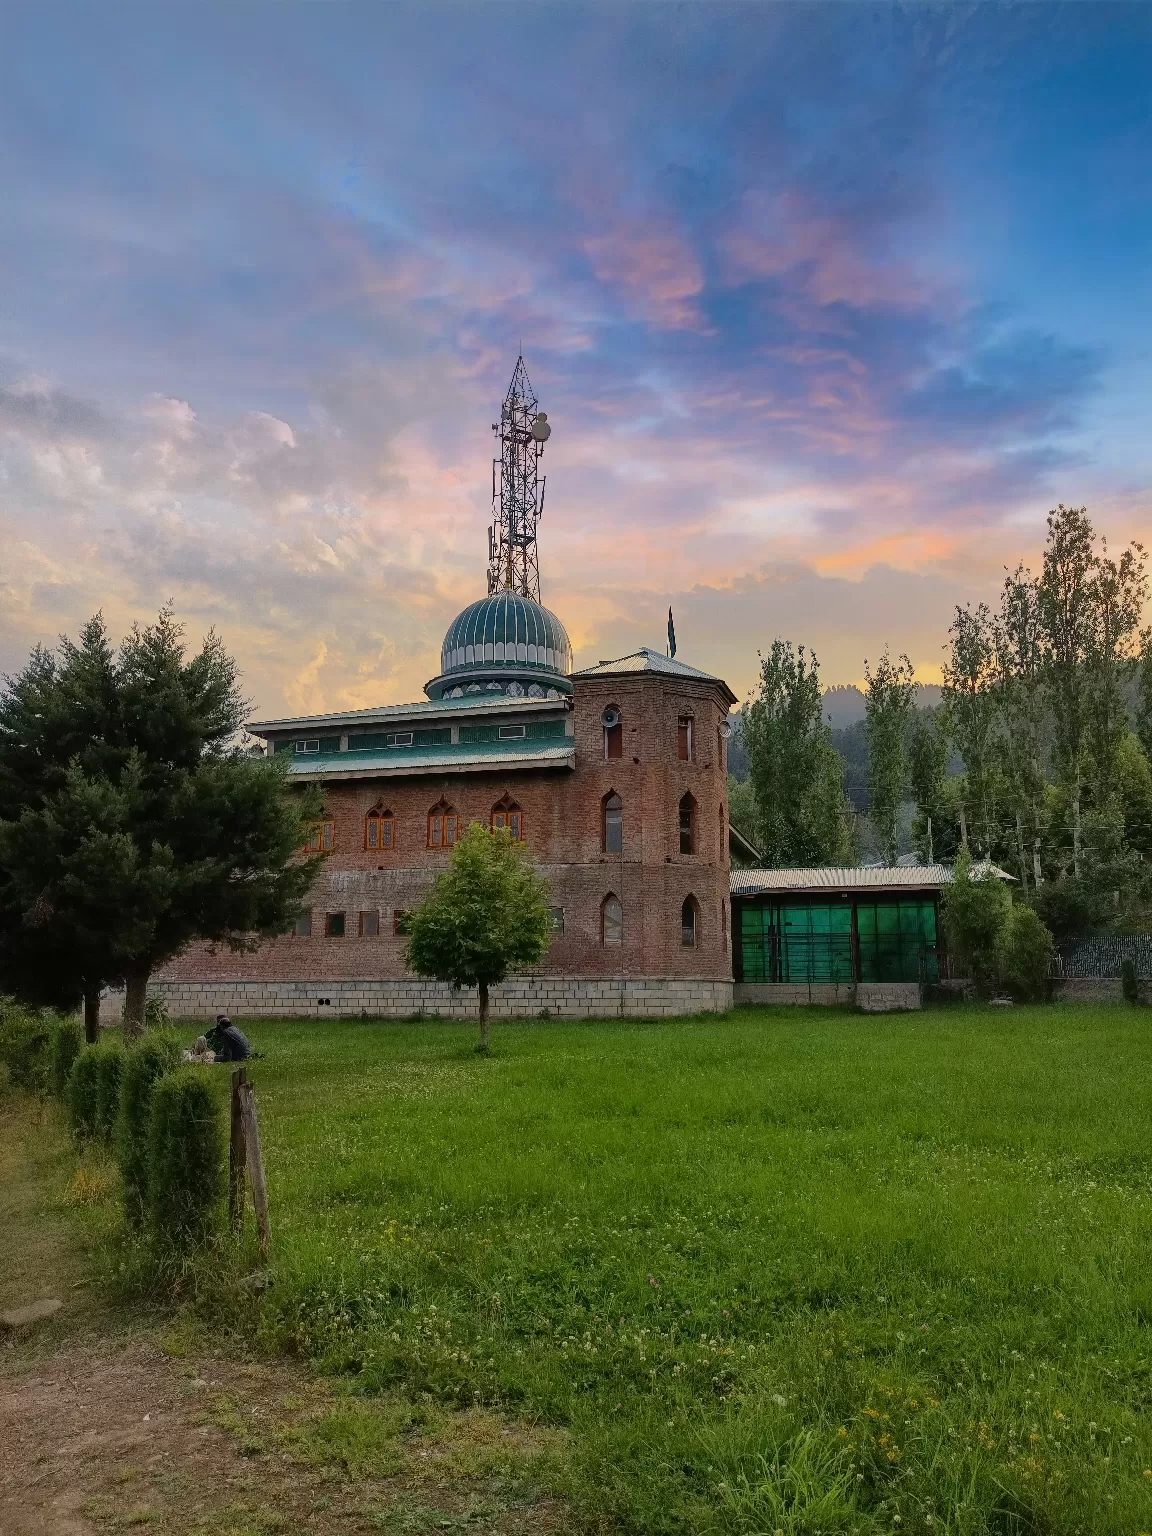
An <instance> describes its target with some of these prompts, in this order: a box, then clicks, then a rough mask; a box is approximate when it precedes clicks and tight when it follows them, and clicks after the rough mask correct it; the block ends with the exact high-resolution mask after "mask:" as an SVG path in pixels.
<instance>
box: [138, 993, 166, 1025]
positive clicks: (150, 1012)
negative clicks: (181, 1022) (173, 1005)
mask: <svg viewBox="0 0 1152 1536" xmlns="http://www.w3.org/2000/svg"><path fill="white" fill-rule="evenodd" d="M171 1022H172V1021H171V1019H170V1017H169V1014H168V1004H167V1003H166V1002H165V1001H164V999H163V998H162V997H150V998H148V999H147V1001H146V1002H145V1004H144V1027H145V1029H167V1028H168V1026H169V1024H170V1023H171Z"/></svg>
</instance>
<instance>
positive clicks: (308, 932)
mask: <svg viewBox="0 0 1152 1536" xmlns="http://www.w3.org/2000/svg"><path fill="white" fill-rule="evenodd" d="M292 937H293V938H294V939H310V938H311V937H312V908H311V907H308V908H307V910H306V911H304V912H301V914H300V916H299V917H298V918H297V919H296V921H295V922H294V923H293V924H292Z"/></svg>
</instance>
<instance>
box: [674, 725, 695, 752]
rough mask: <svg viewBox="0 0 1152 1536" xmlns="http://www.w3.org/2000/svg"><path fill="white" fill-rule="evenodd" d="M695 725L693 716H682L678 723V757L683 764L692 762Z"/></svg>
mask: <svg viewBox="0 0 1152 1536" xmlns="http://www.w3.org/2000/svg"><path fill="white" fill-rule="evenodd" d="M693 724H694V721H693V719H692V716H691V715H681V716H680V718H679V719H678V720H677V722H676V756H677V757H678V758H679V759H680V761H681V762H682V763H690V762H691V761H692V727H693Z"/></svg>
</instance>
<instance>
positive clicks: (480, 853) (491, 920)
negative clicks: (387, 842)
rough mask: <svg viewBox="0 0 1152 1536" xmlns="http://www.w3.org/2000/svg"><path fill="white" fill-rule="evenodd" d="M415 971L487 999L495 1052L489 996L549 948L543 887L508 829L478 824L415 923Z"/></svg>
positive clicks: (411, 941) (411, 951)
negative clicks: (472, 990) (491, 829)
mask: <svg viewBox="0 0 1152 1536" xmlns="http://www.w3.org/2000/svg"><path fill="white" fill-rule="evenodd" d="M407 926H408V934H409V938H408V946H407V949H406V951H405V963H406V964H407V966H408V968H409V970H412V971H416V972H417V973H418V974H419V975H421V976H432V977H435V978H436V980H437V981H447V982H451V984H452V986H453V987H457V988H459V987H475V988H476V989H477V991H478V992H479V995H480V1040H479V1043H478V1044H477V1046H476V1049H477V1050H478V1051H480V1052H481V1053H486V1052H487V1050H488V989H489V988H490V987H494V986H497V985H498V984H499V983H500V982H502V981H503V980H504V978H505V976H507V975H508V972H509V971H512V970H517V969H519V968H520V967H521V966H525V965H535V964H536V962H537V961H538V960H539V959H540V958H541V956H542V955H543V954H544V951H545V949H546V948H547V947H548V935H549V932H550V926H551V925H550V923H549V917H548V907H547V904H546V887H545V885H544V882H543V881H542V880H541V879H540V877H539V876H538V875H537V874H536V872H535V871H534V870H532V869H531V868H530V867H529V866H528V864H527V863H526V862H525V859H524V856H523V854H522V853H521V851H520V846H519V844H518V843H514V842H513V841H512V839H511V837H510V836H509V834H508V832H507V831H506V830H501V831H499V832H489V831H488V830H487V829H486V828H485V827H482V826H481V825H480V823H479V822H473V823H472V825H471V826H470V827H469V828H468V830H467V832H466V833H465V834H464V836H463V837H462V838H461V839H460V841H459V842H458V843H457V844H456V846H455V848H454V849H453V850H452V863H451V866H450V868H448V869H447V870H445V872H444V873H443V874H441V875H438V876H437V878H436V883H435V884H434V885H433V887H432V890H431V891H430V892H429V894H428V897H427V899H426V900H425V901H424V902H423V903H422V904H421V905H420V906H419V907H417V908H416V909H415V911H413V912H412V913H411V914H410V915H409V917H408V924H407Z"/></svg>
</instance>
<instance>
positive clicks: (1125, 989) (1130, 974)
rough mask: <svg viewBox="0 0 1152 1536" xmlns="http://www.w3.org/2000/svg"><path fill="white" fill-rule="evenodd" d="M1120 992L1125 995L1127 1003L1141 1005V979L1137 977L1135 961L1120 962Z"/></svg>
mask: <svg viewBox="0 0 1152 1536" xmlns="http://www.w3.org/2000/svg"><path fill="white" fill-rule="evenodd" d="M1120 990H1121V992H1122V993H1123V994H1124V1001H1125V1002H1126V1003H1140V1002H1143V998H1142V997H1141V995H1140V978H1139V977H1138V976H1137V975H1136V963H1135V961H1134V960H1122V961H1121V962H1120Z"/></svg>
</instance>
